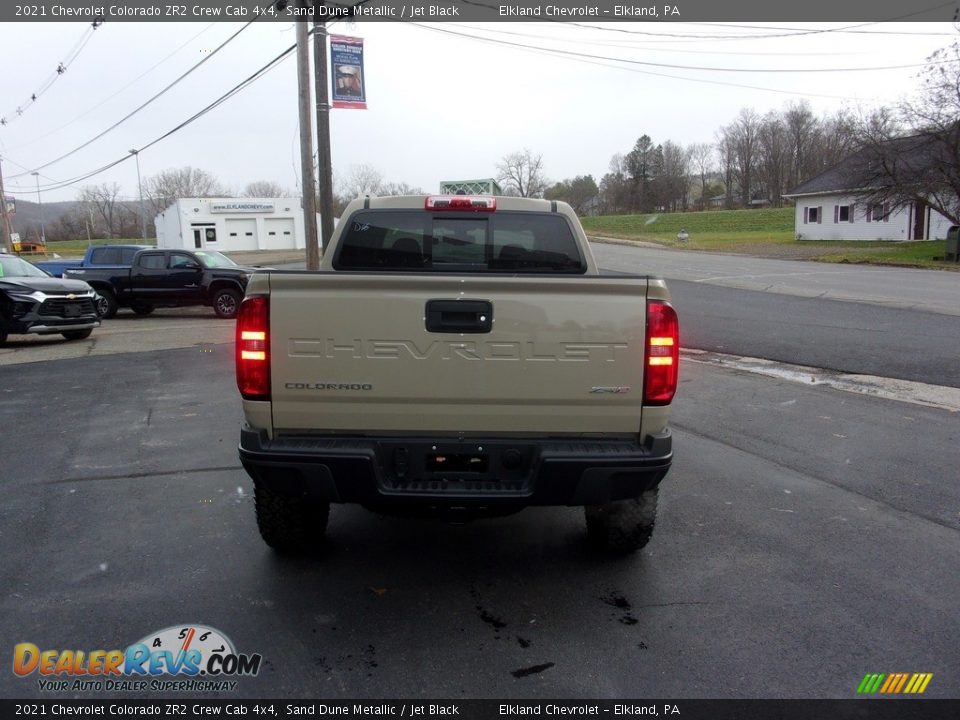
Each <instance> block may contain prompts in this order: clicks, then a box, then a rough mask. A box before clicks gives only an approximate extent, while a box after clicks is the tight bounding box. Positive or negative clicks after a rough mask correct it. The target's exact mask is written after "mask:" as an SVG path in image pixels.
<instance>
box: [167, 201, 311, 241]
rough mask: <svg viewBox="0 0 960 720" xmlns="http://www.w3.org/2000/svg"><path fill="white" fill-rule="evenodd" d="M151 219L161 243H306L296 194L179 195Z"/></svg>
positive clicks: (301, 211)
mask: <svg viewBox="0 0 960 720" xmlns="http://www.w3.org/2000/svg"><path fill="white" fill-rule="evenodd" d="M154 222H155V223H156V228H157V247H160V248H167V249H187V250H196V249H201V248H202V249H205V250H220V251H224V252H230V251H237V250H292V249H297V248H303V247H305V246H306V233H305V232H304V227H303V210H302V208H301V207H300V198H182V199H180V200H177V201H176V202H174V203H173V205H171V206H170V207H168V208H167V209H166V210H164V211H163V212H162V213H160V214H159V215H157V217H156V219H155V220H154Z"/></svg>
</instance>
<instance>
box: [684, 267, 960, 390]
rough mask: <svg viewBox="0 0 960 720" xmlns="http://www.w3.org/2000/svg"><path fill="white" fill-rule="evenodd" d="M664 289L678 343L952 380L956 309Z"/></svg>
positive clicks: (958, 327)
mask: <svg viewBox="0 0 960 720" xmlns="http://www.w3.org/2000/svg"><path fill="white" fill-rule="evenodd" d="M958 280H960V277H958ZM670 292H671V294H672V296H673V302H674V305H675V306H676V308H677V312H678V313H679V315H680V322H681V342H682V344H683V346H684V347H688V348H697V349H701V350H710V351H714V352H723V353H730V354H734V355H743V356H747V357H759V358H767V359H770V360H777V361H780V362H788V363H794V364H798V365H807V366H811V367H819V368H828V369H830V370H838V371H841V372H846V373H859V374H866V375H875V376H878V377H884V378H897V379H901V380H912V381H915V382H922V383H928V384H932V385H941V386H943V385H947V386H952V387H960V315H942V314H939V313H934V312H924V311H919V310H906V309H902V308H896V307H886V306H882V305H875V304H873V303H869V302H851V301H847V302H843V301H838V300H822V299H818V298H804V297H797V296H795V295H784V294H782V293H778V292H762V291H759V290H738V289H734V288H727V287H720V286H716V285H711V284H707V283H693V282H685V281H680V280H671V281H670Z"/></svg>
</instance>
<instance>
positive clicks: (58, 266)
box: [34, 245, 150, 277]
mask: <svg viewBox="0 0 960 720" xmlns="http://www.w3.org/2000/svg"><path fill="white" fill-rule="evenodd" d="M149 248H150V245H91V246H90V247H88V248H87V252H86V253H85V254H84V256H83V259H82V260H41V261H40V262H35V263H34V265H36V266H37V267H38V268H40V269H41V270H46V271H47V272H48V273H50V274H51V275H53V276H54V277H64V276H65V275H64V274H65V273H66V271H67V270H68V269H74V268H86V267H111V266H112V267H130V266H131V265H132V264H133V258H134V256H135V255H136V254H137V253H138V252H140V251H141V250H148V249H149Z"/></svg>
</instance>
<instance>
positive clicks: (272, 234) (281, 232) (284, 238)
mask: <svg viewBox="0 0 960 720" xmlns="http://www.w3.org/2000/svg"><path fill="white" fill-rule="evenodd" d="M263 232H264V235H265V236H266V237H264V239H263V240H264V242H263V247H264V248H269V249H271V250H286V249H288V248H295V247H296V246H297V243H296V237H295V236H294V234H293V218H267V219H266V220H264V221H263Z"/></svg>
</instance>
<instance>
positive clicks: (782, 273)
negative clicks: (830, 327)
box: [592, 243, 960, 315]
mask: <svg viewBox="0 0 960 720" xmlns="http://www.w3.org/2000/svg"><path fill="white" fill-rule="evenodd" d="M592 247H593V252H594V254H595V256H596V258H597V261H598V262H599V263H600V264H601V266H602V267H604V268H610V269H612V270H619V271H621V272H631V273H653V274H657V275H660V276H662V277H665V278H667V279H671V280H686V281H689V282H696V283H706V284H709V285H720V286H724V287H733V288H740V289H744V290H760V291H763V292H769V293H779V294H784V295H796V296H799V297H816V298H825V299H830V300H852V301H859V302H867V303H870V304H873V305H884V306H887V307H897V308H908V309H917V310H924V311H927V312H936V313H942V314H946V315H960V273H955V272H940V271H934V270H914V269H910V268H896V267H892V268H882V267H872V266H867V265H841V264H831V263H817V262H802V261H798V260H771V259H768V258H755V257H749V256H745V255H720V254H717V253H695V252H684V251H678V250H669V249H665V248H649V247H633V246H625V245H610V244H606V243H594V244H593V246H592Z"/></svg>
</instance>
